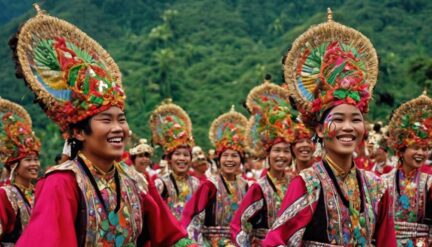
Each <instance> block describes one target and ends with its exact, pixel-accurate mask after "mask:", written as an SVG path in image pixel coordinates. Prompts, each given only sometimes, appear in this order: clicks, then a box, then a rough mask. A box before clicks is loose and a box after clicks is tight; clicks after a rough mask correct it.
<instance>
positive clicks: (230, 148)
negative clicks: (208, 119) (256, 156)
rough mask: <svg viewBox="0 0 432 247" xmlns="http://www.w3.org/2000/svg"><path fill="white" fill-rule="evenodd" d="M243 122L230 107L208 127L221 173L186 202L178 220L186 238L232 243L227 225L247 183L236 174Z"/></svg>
mask: <svg viewBox="0 0 432 247" xmlns="http://www.w3.org/2000/svg"><path fill="white" fill-rule="evenodd" d="M246 124H247V119H246V117H244V116H243V115H242V114H240V113H238V112H236V111H235V110H234V107H233V108H232V109H231V111H230V112H228V113H225V114H222V115H221V116H219V117H218V118H217V119H216V120H214V121H213V123H212V125H211V127H210V133H209V137H210V140H211V142H212V143H213V145H215V147H216V156H217V159H218V162H219V166H220V174H219V175H215V176H212V177H209V178H208V180H207V181H204V182H203V183H202V184H201V185H200V187H199V188H198V190H197V191H196V192H195V194H194V195H193V196H192V199H191V200H190V201H189V202H188V203H187V204H186V207H185V209H184V211H183V216H182V221H181V223H182V225H183V226H184V227H185V228H186V230H187V232H188V234H189V237H190V238H192V239H193V240H195V241H197V242H198V243H200V244H202V245H203V246H230V245H232V242H231V240H230V238H231V237H230V228H229V224H230V222H231V218H232V216H233V213H234V212H235V210H237V208H238V206H239V204H240V202H241V200H242V199H243V197H244V195H245V193H246V190H247V182H246V181H244V180H243V179H242V178H241V177H240V176H239V175H238V169H239V167H240V165H241V163H242V160H243V158H244V149H245V126H246Z"/></svg>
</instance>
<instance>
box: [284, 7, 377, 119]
mask: <svg viewBox="0 0 432 247" xmlns="http://www.w3.org/2000/svg"><path fill="white" fill-rule="evenodd" d="M377 74H378V58H377V54H376V51H375V49H374V47H373V46H372V44H371V42H370V41H369V39H368V38H367V37H366V36H364V35H363V34H361V33H360V32H358V31H356V30H354V29H352V28H349V27H346V26H344V25H342V24H339V23H337V22H335V21H333V17H332V12H331V10H330V9H329V10H328V21H327V22H326V23H322V24H319V25H317V26H313V27H311V28H309V29H308V30H307V31H306V32H305V33H303V34H302V35H301V36H300V37H298V38H297V39H296V40H295V41H294V43H293V45H292V49H291V50H290V51H289V53H288V55H287V56H286V58H285V60H284V77H285V82H286V83H287V84H288V87H289V89H290V92H291V93H292V94H293V97H294V99H295V101H296V103H297V108H298V109H299V110H300V111H301V113H302V114H303V120H304V122H305V123H306V124H308V125H310V126H314V125H315V124H316V123H317V122H318V121H319V120H320V118H321V117H322V115H323V113H324V112H325V111H326V110H328V109H330V108H332V107H333V106H337V105H340V104H343V103H346V104H351V105H355V106H356V107H358V108H359V109H360V111H361V112H363V113H365V112H367V110H368V103H369V100H370V98H371V95H372V90H373V87H374V86H375V83H376V80H377Z"/></svg>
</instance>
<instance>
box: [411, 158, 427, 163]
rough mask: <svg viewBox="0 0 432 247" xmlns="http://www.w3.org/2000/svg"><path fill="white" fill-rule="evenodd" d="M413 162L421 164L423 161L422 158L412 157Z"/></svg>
mask: <svg viewBox="0 0 432 247" xmlns="http://www.w3.org/2000/svg"><path fill="white" fill-rule="evenodd" d="M413 160H414V161H415V162H417V163H423V161H424V160H425V157H424V156H414V157H413Z"/></svg>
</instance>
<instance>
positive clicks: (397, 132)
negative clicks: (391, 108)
mask: <svg viewBox="0 0 432 247" xmlns="http://www.w3.org/2000/svg"><path fill="white" fill-rule="evenodd" d="M388 143H389V146H390V147H391V148H392V149H393V150H394V151H396V152H399V151H400V150H401V149H403V148H405V147H409V146H411V145H414V144H416V145H426V146H428V147H431V146H432V99H431V98H430V97H428V96H427V95H426V91H424V92H423V94H422V95H420V96H419V97H417V98H415V99H413V100H410V101H408V102H406V103H404V104H402V105H401V106H400V107H399V108H398V109H396V111H395V112H394V114H393V116H392V118H391V120H390V123H389V139H388Z"/></svg>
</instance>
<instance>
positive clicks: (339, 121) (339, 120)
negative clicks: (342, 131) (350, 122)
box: [333, 118, 343, 123]
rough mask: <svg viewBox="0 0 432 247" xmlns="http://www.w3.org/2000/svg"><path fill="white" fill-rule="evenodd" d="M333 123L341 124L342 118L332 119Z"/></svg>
mask: <svg viewBox="0 0 432 247" xmlns="http://www.w3.org/2000/svg"><path fill="white" fill-rule="evenodd" d="M333 122H335V123H342V122H343V119H342V118H333Z"/></svg>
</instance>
